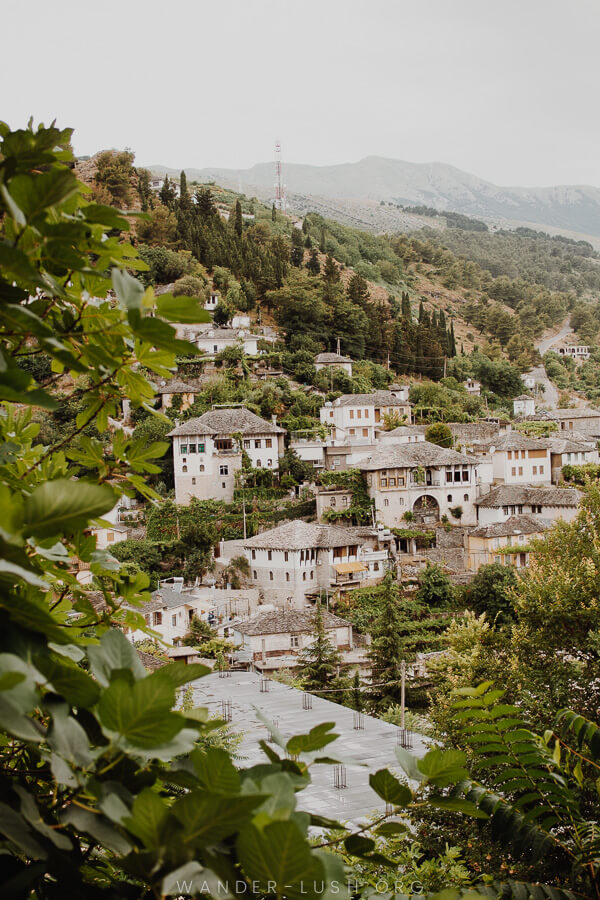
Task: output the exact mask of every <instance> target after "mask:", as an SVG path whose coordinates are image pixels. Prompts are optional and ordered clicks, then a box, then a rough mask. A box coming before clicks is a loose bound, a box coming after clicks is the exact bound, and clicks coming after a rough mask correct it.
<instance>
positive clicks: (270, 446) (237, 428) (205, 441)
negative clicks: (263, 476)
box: [169, 407, 285, 504]
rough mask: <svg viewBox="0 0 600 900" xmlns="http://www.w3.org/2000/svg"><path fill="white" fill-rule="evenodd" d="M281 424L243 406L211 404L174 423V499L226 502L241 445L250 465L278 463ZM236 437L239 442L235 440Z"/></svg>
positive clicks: (270, 466)
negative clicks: (178, 423)
mask: <svg viewBox="0 0 600 900" xmlns="http://www.w3.org/2000/svg"><path fill="white" fill-rule="evenodd" d="M284 434H285V430H284V429H283V428H280V427H279V426H278V425H277V424H276V423H275V422H267V421H266V420H265V419H261V418H260V416H256V415H255V414H254V413H252V412H250V410H248V409H245V408H244V407H237V408H236V407H234V408H225V409H212V410H210V411H209V412H206V413H204V415H202V416H199V417H198V418H195V419H189V420H188V421H187V422H184V423H183V424H181V425H177V426H176V427H175V428H174V429H173V431H171V432H169V437H171V438H172V439H173V467H174V474H175V499H176V501H177V503H184V504H187V503H189V502H190V500H191V498H192V497H196V498H198V499H199V500H225V501H226V502H227V503H231V501H232V500H233V491H234V488H235V475H236V472H239V471H240V470H241V468H242V451H243V452H245V453H246V454H247V456H248V457H249V458H250V462H251V464H252V466H253V468H257V469H260V468H264V469H272V471H273V472H276V471H278V469H279V458H280V457H281V456H283V452H284V445H283V437H284ZM240 439H241V446H240V443H239V440H240Z"/></svg>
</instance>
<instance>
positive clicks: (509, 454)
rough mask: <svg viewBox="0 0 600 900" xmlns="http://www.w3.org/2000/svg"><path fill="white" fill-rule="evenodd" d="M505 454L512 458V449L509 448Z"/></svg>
mask: <svg viewBox="0 0 600 900" xmlns="http://www.w3.org/2000/svg"><path fill="white" fill-rule="evenodd" d="M507 456H508V458H509V459H512V450H509V451H508V453H507Z"/></svg>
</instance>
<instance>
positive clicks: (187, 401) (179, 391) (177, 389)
mask: <svg viewBox="0 0 600 900" xmlns="http://www.w3.org/2000/svg"><path fill="white" fill-rule="evenodd" d="M200 392H201V388H200V387H198V386H197V385H195V384H191V383H190V382H186V381H182V380H181V379H180V378H171V379H170V380H169V381H163V382H161V384H159V385H158V387H157V388H156V393H157V394H158V395H159V396H160V408H161V409H162V410H163V411H164V410H165V409H170V407H171V406H172V405H173V398H174V397H177V396H179V397H181V406H180V409H181V411H182V412H185V410H186V409H189V408H190V406H192V404H193V403H194V401H195V399H196V397H197V396H198V394H199V393H200Z"/></svg>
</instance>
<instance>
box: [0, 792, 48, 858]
mask: <svg viewBox="0 0 600 900" xmlns="http://www.w3.org/2000/svg"><path fill="white" fill-rule="evenodd" d="M0 834H3V835H4V836H5V837H6V838H7V839H8V840H9V841H10V842H11V843H12V844H14V846H15V847H17V848H18V849H19V851H21V852H22V853H24V854H25V855H26V856H28V857H30V858H31V859H46V857H47V855H48V854H47V853H46V851H45V849H44V847H43V846H42V845H41V844H40V843H39V842H38V841H37V840H36V838H35V837H34V835H33V833H32V831H31V829H30V827H29V825H28V824H27V822H26V821H25V819H24V818H23V816H22V815H21V814H20V813H18V812H17V811H16V810H15V809H11V807H10V806H8V805H7V804H6V803H0Z"/></svg>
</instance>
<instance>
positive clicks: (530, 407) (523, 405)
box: [513, 394, 535, 416]
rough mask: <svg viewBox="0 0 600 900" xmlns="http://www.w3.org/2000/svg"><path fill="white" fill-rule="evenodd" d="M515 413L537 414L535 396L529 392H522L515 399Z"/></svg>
mask: <svg viewBox="0 0 600 900" xmlns="http://www.w3.org/2000/svg"><path fill="white" fill-rule="evenodd" d="M513 414H514V415H515V416H533V415H535V398H534V397H530V396H529V394H520V395H519V396H518V397H515V399H514V400H513Z"/></svg>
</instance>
